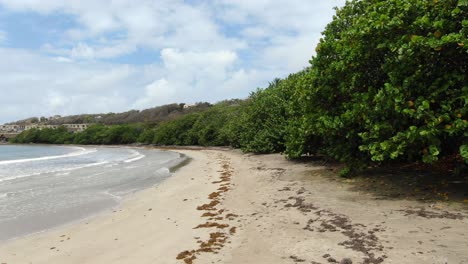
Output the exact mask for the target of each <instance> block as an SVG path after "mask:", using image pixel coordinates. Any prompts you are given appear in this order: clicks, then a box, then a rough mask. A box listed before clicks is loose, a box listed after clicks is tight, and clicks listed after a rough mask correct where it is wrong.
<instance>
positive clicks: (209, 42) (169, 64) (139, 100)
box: [0, 0, 345, 122]
mask: <svg viewBox="0 0 468 264" xmlns="http://www.w3.org/2000/svg"><path fill="white" fill-rule="evenodd" d="M189 2H190V3H189ZM344 2H345V0H318V1H310V0H255V1H252V0H217V1H206V0H199V1H183V0H160V1H154V0H141V1H138V4H135V2H134V1H130V0H117V1H115V0H102V1H95V0H71V1H62V0H15V1H10V0H0V8H2V9H3V10H5V12H9V11H15V12H36V13H40V14H41V15H44V16H49V15H51V14H54V15H55V14H62V15H65V16H67V17H69V18H70V20H71V21H72V22H73V23H70V24H68V25H69V26H68V27H66V28H63V29H61V30H62V32H61V33H59V34H60V39H59V40H56V39H47V38H45V39H46V40H45V43H42V47H41V48H40V49H38V50H29V51H26V50H19V49H2V48H0V57H1V58H2V60H1V61H0V71H1V72H2V78H0V92H1V93H6V92H8V94H9V96H8V99H7V98H6V97H0V104H1V105H2V111H0V122H3V121H8V120H12V119H18V118H24V117H28V116H33V115H52V114H62V115H64V114H76V113H81V112H109V111H114V112H118V111H125V110H128V109H129V108H132V107H136V108H139V109H141V108H144V107H151V106H155V105H159V104H165V103H172V102H187V103H190V102H196V101H211V102H213V101H217V100H222V99H227V98H233V97H246V96H247V95H248V93H249V92H250V91H252V90H254V89H255V88H257V87H259V86H260V87H262V86H263V87H264V86H266V85H267V84H268V81H271V80H273V79H274V78H276V77H284V76H286V75H288V74H289V73H291V72H295V71H298V70H301V69H302V68H304V67H306V66H308V60H309V59H310V57H311V56H312V55H313V54H314V50H315V45H316V43H317V41H318V39H319V37H320V32H321V31H323V29H324V26H325V25H326V24H327V23H328V21H330V20H331V19H332V15H333V13H334V11H333V10H332V9H331V7H332V6H335V5H342V4H343V3H344ZM12 14H13V13H12ZM70 25H72V26H70ZM45 30H46V29H45ZM7 33H9V34H13V33H14V32H2V31H0V45H1V44H2V42H4V41H5V40H6V38H7V35H6V34H7ZM15 34H18V33H15ZM11 39H13V38H11ZM2 40H3V41H2ZM141 49H144V50H146V51H148V50H149V51H150V52H151V53H148V54H149V55H148V56H151V55H152V56H154V58H155V59H154V62H153V63H152V64H148V65H124V64H121V63H116V62H112V63H111V62H109V61H112V60H111V59H117V60H116V61H118V59H119V58H120V57H121V56H123V55H127V56H132V54H133V53H134V52H135V51H137V50H141ZM145 55H146V54H145ZM139 56H141V54H140V55H139ZM146 59H147V58H146ZM12 88H14V89H12Z"/></svg>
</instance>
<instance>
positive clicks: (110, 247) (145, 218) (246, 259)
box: [0, 150, 468, 264]
mask: <svg viewBox="0 0 468 264" xmlns="http://www.w3.org/2000/svg"><path fill="white" fill-rule="evenodd" d="M178 151H179V152H181V153H184V154H186V155H188V156H190V157H192V158H193V160H192V162H191V163H190V164H189V165H188V166H185V167H183V168H181V169H180V170H179V171H177V173H175V175H174V176H172V177H171V178H169V179H168V180H166V181H165V182H163V183H162V184H160V185H158V186H157V187H153V188H150V189H147V190H145V191H142V192H139V193H137V194H135V195H133V196H131V197H129V198H127V199H126V200H125V201H124V202H123V203H122V205H120V206H119V207H118V208H115V209H113V210H112V211H111V212H109V213H106V214H103V215H100V216H97V217H94V218H92V219H88V220H86V221H83V222H80V223H76V224H73V225H69V226H66V227H61V228H58V229H55V230H50V231H47V232H44V233H40V234H35V235H31V236H28V237H25V238H21V239H16V240H13V241H9V242H6V243H3V244H2V245H0V263H8V264H21V263H34V264H37V263H44V264H45V263H47V264H53V263H60V264H62V263H66V264H68V263H99V264H102V263H153V264H166V263H167V264H172V263H200V264H201V263H236V264H244V263H256V264H262V263H265V264H276V263H333V261H336V262H338V263H339V262H340V261H341V260H342V259H344V258H349V259H350V260H352V263H468V225H467V224H468V214H467V211H466V210H467V208H466V206H465V205H460V204H446V203H444V204H442V203H437V204H430V203H420V202H416V201H411V200H401V199H400V200H395V199H394V200H388V199H379V198H378V197H375V196H374V195H373V194H370V193H360V192H357V191H353V190H351V189H350V187H349V185H346V184H344V183H343V182H342V181H333V180H331V178H330V177H326V176H327V174H330V172H329V171H328V170H327V169H326V168H325V167H321V166H318V165H313V164H311V163H308V164H305V163H304V164H298V163H292V162H288V161H286V160H285V159H284V158H283V157H281V156H279V155H253V156H252V155H243V154H241V153H240V152H238V151H222V150H178ZM177 258H178V259H177ZM348 263H349V262H348Z"/></svg>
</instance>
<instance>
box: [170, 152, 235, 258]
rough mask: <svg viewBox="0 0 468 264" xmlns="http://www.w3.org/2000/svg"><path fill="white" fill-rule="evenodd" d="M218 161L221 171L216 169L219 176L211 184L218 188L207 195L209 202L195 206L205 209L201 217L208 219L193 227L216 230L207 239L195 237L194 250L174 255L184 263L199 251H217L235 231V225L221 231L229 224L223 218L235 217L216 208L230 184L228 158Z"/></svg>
mask: <svg viewBox="0 0 468 264" xmlns="http://www.w3.org/2000/svg"><path fill="white" fill-rule="evenodd" d="M219 162H220V163H221V168H222V170H221V171H218V172H219V173H220V174H221V176H220V178H219V180H218V181H214V182H212V184H219V188H218V189H217V191H216V192H212V193H210V194H209V195H208V199H209V200H210V202H209V203H206V204H203V205H200V206H198V207H197V210H199V211H206V212H204V213H203V214H202V216H201V217H209V219H208V221H207V222H206V223H204V224H199V225H198V226H196V227H194V229H199V228H216V229H217V231H216V232H212V233H210V237H209V239H208V240H205V241H204V240H202V239H200V237H196V238H195V239H196V240H197V243H198V244H199V247H198V249H194V250H185V251H182V252H181V253H179V254H178V255H177V257H176V259H178V260H182V261H184V263H186V264H192V263H193V262H194V260H195V259H197V255H198V254H201V253H214V254H216V253H218V252H219V251H220V250H221V249H222V248H223V247H224V246H225V244H226V243H230V242H229V241H227V240H228V238H229V236H232V235H234V234H235V233H236V227H231V228H230V229H229V230H228V232H223V230H225V229H227V228H229V227H230V226H229V224H226V223H222V222H220V221H223V220H233V219H234V218H235V217H237V215H236V214H232V213H229V214H226V215H225V216H223V214H224V213H225V212H226V211H227V210H225V209H218V208H217V206H218V205H219V204H220V203H221V200H222V199H223V195H224V193H226V192H227V191H229V190H230V186H231V176H232V172H233V170H232V168H231V165H230V162H229V160H227V159H225V158H223V157H221V158H220V160H219Z"/></svg>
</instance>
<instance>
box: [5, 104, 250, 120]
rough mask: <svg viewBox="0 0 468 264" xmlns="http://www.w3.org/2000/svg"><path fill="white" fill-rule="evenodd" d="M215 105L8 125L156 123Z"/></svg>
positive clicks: (185, 106)
mask: <svg viewBox="0 0 468 264" xmlns="http://www.w3.org/2000/svg"><path fill="white" fill-rule="evenodd" d="M241 101H242V100H240V99H232V100H226V101H223V103H227V104H233V105H235V104H239V103H240V102H241ZM212 106H213V105H212V104H210V103H207V102H199V103H196V104H193V105H189V104H183V103H182V104H167V105H162V106H157V107H153V108H149V109H145V110H141V111H140V110H130V111H127V112H123V113H107V114H81V115H71V116H63V117H61V116H55V117H51V118H46V117H31V118H27V119H23V120H18V121H15V122H12V123H8V125H29V124H37V123H41V124H45V125H63V124H86V123H96V124H104V125H115V124H130V123H150V124H155V123H159V122H162V121H167V120H173V119H176V118H177V117H180V116H183V115H186V114H190V113H195V112H203V111H205V110H207V109H209V108H211V107H212Z"/></svg>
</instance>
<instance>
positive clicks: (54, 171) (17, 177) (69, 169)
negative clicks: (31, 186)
mask: <svg viewBox="0 0 468 264" xmlns="http://www.w3.org/2000/svg"><path fill="white" fill-rule="evenodd" d="M107 163H109V162H107V161H103V162H96V163H91V164H86V165H83V166H79V167H72V168H62V169H58V170H52V171H43V172H36V173H31V174H24V175H17V176H11V177H5V178H0V182H4V181H11V180H16V179H21V178H26V177H32V176H37V175H41V174H44V173H57V172H64V171H73V170H79V169H84V168H89V167H94V166H99V165H104V164H107ZM64 175H67V174H63V175H55V176H64Z"/></svg>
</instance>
